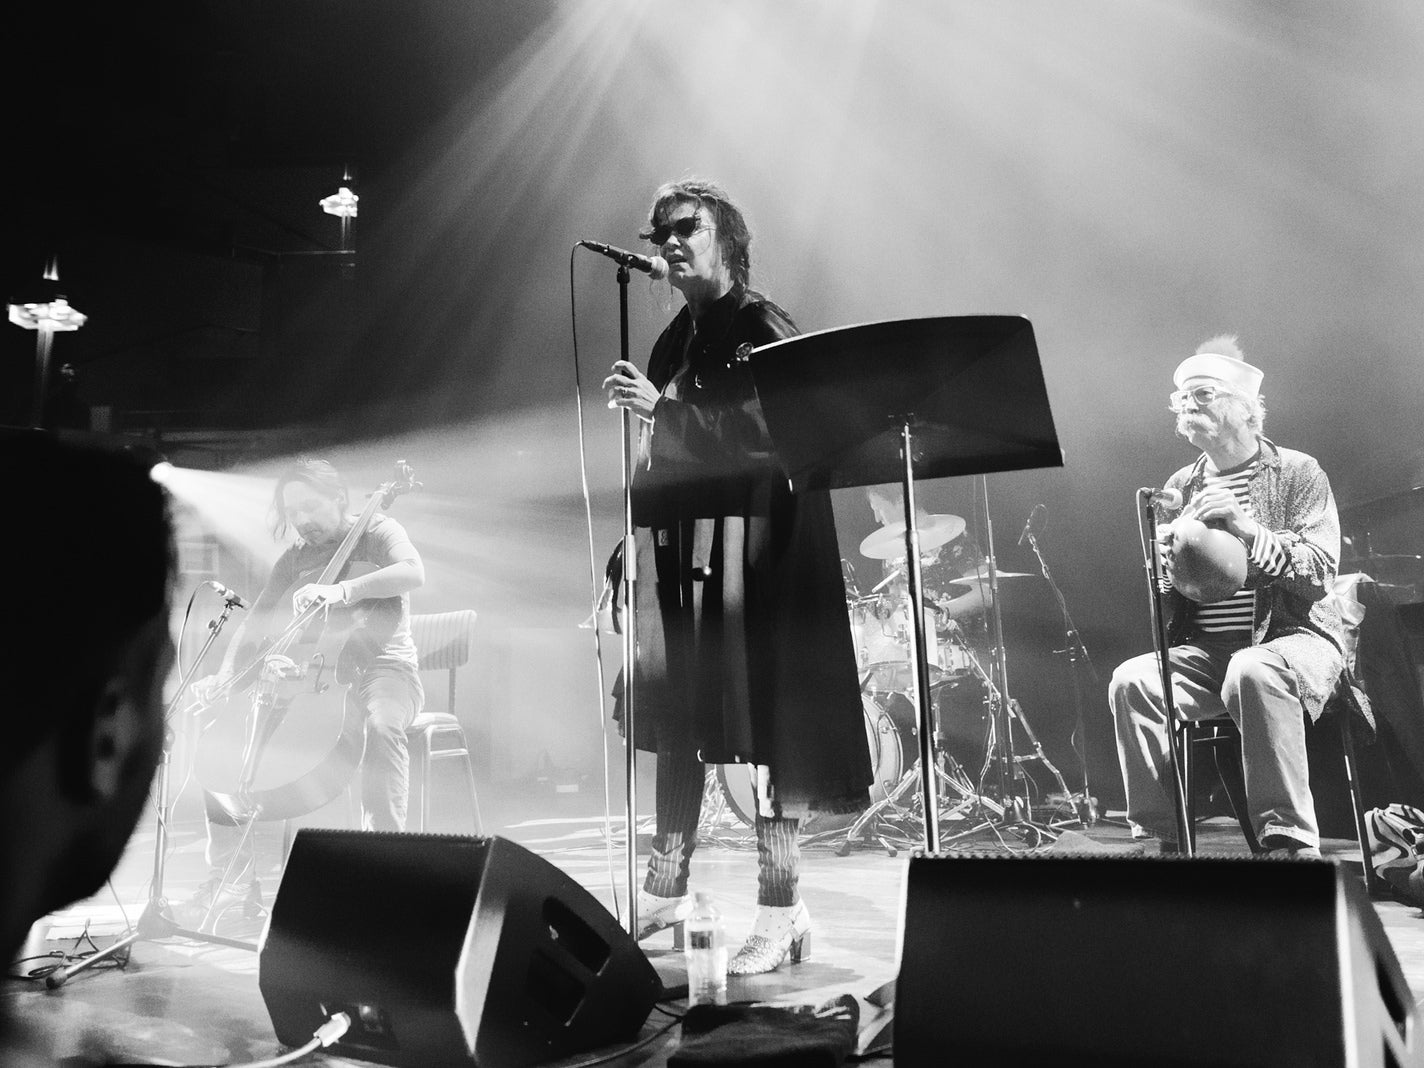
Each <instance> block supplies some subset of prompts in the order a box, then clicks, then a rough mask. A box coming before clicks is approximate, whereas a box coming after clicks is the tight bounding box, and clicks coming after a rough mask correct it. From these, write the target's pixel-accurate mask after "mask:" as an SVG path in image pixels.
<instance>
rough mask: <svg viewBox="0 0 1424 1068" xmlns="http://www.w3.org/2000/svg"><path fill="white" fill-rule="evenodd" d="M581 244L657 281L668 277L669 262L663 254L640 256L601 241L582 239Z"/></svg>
mask: <svg viewBox="0 0 1424 1068" xmlns="http://www.w3.org/2000/svg"><path fill="white" fill-rule="evenodd" d="M579 244H580V245H582V246H583V247H584V248H587V249H592V250H593V251H594V252H597V253H598V254H599V255H600V256H607V257H608V258H609V259H610V260H614V261H615V262H617V263H621V264H622V265H623V266H624V267H631V268H633V270H635V271H642V272H643V273H644V274H647V275H651V276H652V277H653V281H655V282H656V281H660V280H661V279H664V278H666V277H667V273H668V263H667V260H665V259H663V258H662V257H661V256H640V255H638V254H637V253H636V252H629V251H628V250H627V249H622V248H615V247H614V246H612V245H605V244H603V242H601V241H580V242H579Z"/></svg>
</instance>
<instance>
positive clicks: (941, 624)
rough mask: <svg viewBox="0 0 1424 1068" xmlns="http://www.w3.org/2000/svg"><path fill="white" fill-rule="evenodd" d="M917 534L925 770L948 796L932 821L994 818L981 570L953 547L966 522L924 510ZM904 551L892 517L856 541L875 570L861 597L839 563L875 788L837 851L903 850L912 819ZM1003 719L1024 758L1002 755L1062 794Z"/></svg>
mask: <svg viewBox="0 0 1424 1068" xmlns="http://www.w3.org/2000/svg"><path fill="white" fill-rule="evenodd" d="M919 527H920V551H921V559H920V564H921V574H922V576H923V583H924V605H925V609H924V612H925V627H924V634H925V646H926V656H927V658H928V660H929V679H930V705H931V721H932V722H933V724H934V730H935V737H936V750H937V753H938V757H939V762H940V767H939V768H938V769H937V773H938V778H939V781H940V782H941V783H942V784H943V785H944V786H945V787H947V788H948V791H949V793H950V794H952V795H954V797H955V798H956V800H955V801H954V803H953V805H952V807H951V808H950V810H949V811H948V812H947V813H945V814H944V816H942V818H945V817H949V818H953V817H955V816H958V815H961V814H985V815H988V816H991V817H993V818H995V819H997V818H999V817H1002V816H1003V814H1004V811H1005V806H1004V805H1003V804H1001V803H1000V802H999V801H996V800H994V799H993V798H992V797H989V796H986V793H987V792H989V787H988V785H987V783H986V780H987V778H988V777H989V771H990V766H991V763H992V761H993V759H994V755H995V745H996V735H995V732H996V718H995V709H996V706H997V704H998V703H999V700H1000V698H999V691H998V688H997V687H996V686H995V683H994V676H993V661H994V657H993V654H994V652H995V651H994V650H993V649H992V648H991V647H992V644H993V642H992V638H991V634H992V629H991V628H990V627H989V626H987V619H986V617H987V614H988V613H987V611H986V610H987V609H988V608H990V607H991V604H992V595H991V593H990V576H989V572H988V567H987V565H986V562H985V561H984V560H983V559H982V558H980V557H978V555H977V554H976V553H975V552H974V550H973V549H972V547H971V543H970V540H969V539H967V538H965V539H963V540H960V539H961V538H962V536H963V535H964V533H965V530H966V523H965V521H964V520H963V519H962V518H960V517H959V516H956V515H926V516H924V517H922V518H921V519H920V521H919ZM904 546H905V542H904V524H903V523H898V522H892V523H888V524H886V525H885V526H883V527H881V528H880V529H879V530H877V531H875V532H874V533H872V534H870V535H869V536H868V537H866V538H865V539H864V540H863V541H862V542H861V543H860V552H861V555H863V556H866V557H869V558H870V559H873V560H878V561H880V562H881V565H882V567H883V569H884V570H885V572H886V574H885V577H884V578H883V579H882V580H881V581H880V582H878V583H877V584H876V585H875V586H874V587H873V588H871V589H870V590H869V591H868V592H865V593H862V592H861V590H860V589H859V587H858V584H857V582H856V578H855V569H854V567H853V566H852V565H851V564H849V563H848V562H846V563H844V565H843V573H844V574H845V576H846V607H847V611H848V614H849V616H850V622H851V630H852V636H853V640H854V644H855V651H856V658H857V661H858V664H859V668H860V678H861V703H862V706H863V708H864V712H865V733H866V741H867V744H868V746H869V749H870V759H871V766H872V767H873V769H874V773H875V781H874V784H873V785H872V787H871V802H872V803H871V806H870V807H869V808H868V809H867V810H866V811H865V812H864V813H863V814H862V815H861V817H860V818H859V819H857V820H856V821H855V822H854V823H853V824H852V825H851V827H850V829H849V831H848V832H846V833H845V840H844V842H843V843H842V844H841V849H840V851H841V852H842V853H844V852H846V851H848V849H849V847H850V845H851V844H852V843H853V842H855V841H857V840H859V839H861V838H863V837H865V836H867V835H870V836H873V837H874V838H876V839H877V840H878V841H879V842H880V843H881V844H882V845H883V846H885V848H886V849H887V850H889V851H891V852H892V853H893V852H894V851H895V850H896V849H897V848H898V847H901V846H906V845H911V844H913V842H914V839H915V838H916V827H917V825H918V822H919V820H920V818H921V817H920V816H919V814H918V813H917V812H916V811H915V802H916V801H918V797H917V795H915V794H913V793H912V788H913V786H914V784H915V782H916V780H917V778H918V776H919V752H920V749H919V744H918V733H919V731H918V723H919V717H918V713H917V710H916V707H915V699H914V686H913V672H914V663H913V657H912V652H911V640H910V633H909V632H910V599H909V597H908V595H907V591H906V589H905V582H904V576H905V573H906V570H907V569H906V567H905V549H904ZM996 577H997V579H998V581H999V582H1000V583H1004V582H1016V581H1021V580H1023V579H1027V578H1031V577H1033V576H1031V575H1030V574H1028V573H1026V572H1015V571H998V572H997V576H996ZM1007 715H1009V716H1012V717H1013V720H1014V722H1015V723H1016V724H1017V725H1018V726H1019V727H1020V728H1021V731H1022V735H1023V737H1025V738H1026V739H1028V740H1029V741H1030V742H1031V744H1032V750H1033V755H1030V756H1025V757H1018V756H1015V758H1014V759H1042V760H1043V761H1044V763H1045V765H1046V766H1047V767H1048V768H1049V770H1050V771H1051V772H1052V773H1053V775H1055V776H1056V777H1057V778H1058V780H1059V784H1060V787H1061V788H1062V789H1063V790H1064V793H1065V794H1066V793H1067V788H1066V787H1065V786H1062V777H1061V776H1060V775H1058V772H1057V769H1056V768H1053V766H1052V764H1051V763H1050V762H1048V760H1047V758H1046V757H1045V756H1044V754H1043V751H1042V747H1041V746H1040V745H1039V744H1038V742H1037V739H1036V738H1035V737H1034V736H1033V731H1032V728H1031V726H1030V725H1029V724H1028V721H1027V719H1026V718H1025V717H1024V715H1023V712H1022V709H1020V708H1019V707H1018V702H1016V701H1011V702H1009V708H1008V710H1007ZM946 796H947V797H948V795H946ZM1003 800H1011V799H1007V798H1005V799H1003Z"/></svg>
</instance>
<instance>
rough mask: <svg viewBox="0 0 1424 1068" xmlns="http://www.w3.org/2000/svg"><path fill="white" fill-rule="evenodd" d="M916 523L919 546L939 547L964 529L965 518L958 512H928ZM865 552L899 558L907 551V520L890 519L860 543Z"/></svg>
mask: <svg viewBox="0 0 1424 1068" xmlns="http://www.w3.org/2000/svg"><path fill="white" fill-rule="evenodd" d="M916 526H917V527H918V528H919V531H920V549H921V551H923V550H925V549H937V548H939V547H940V546H941V545H943V544H944V543H945V542H947V541H953V540H954V539H955V538H957V537H959V535H961V534H963V533H964V520H962V519H960V518H959V516H957V515H927V516H925V517H924V518H923V519H921V520H920V521H919V522H918V523H917V524H916ZM860 552H861V555H862V556H868V557H870V558H871V559H872V560H898V559H899V558H901V557H903V556H904V555H905V524H904V523H903V522H895V523H887V524H885V526H883V527H881V528H880V529H879V530H877V531H875V532H874V533H873V534H869V535H867V536H866V538H865V540H864V541H862V542H861V543H860Z"/></svg>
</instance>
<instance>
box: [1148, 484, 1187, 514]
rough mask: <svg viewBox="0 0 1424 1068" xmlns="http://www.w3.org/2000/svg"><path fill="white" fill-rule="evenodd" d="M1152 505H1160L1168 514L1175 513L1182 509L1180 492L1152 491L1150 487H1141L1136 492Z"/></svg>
mask: <svg viewBox="0 0 1424 1068" xmlns="http://www.w3.org/2000/svg"><path fill="white" fill-rule="evenodd" d="M1137 492H1138V493H1140V494H1142V495H1143V496H1144V497H1146V498H1147V499H1148V500H1150V501H1151V502H1152V503H1153V504H1160V505H1161V506H1162V507H1163V508H1165V509H1167V510H1168V511H1169V512H1175V511H1176V510H1177V509H1178V508H1180V507H1182V491H1181V490H1177V489H1153V488H1152V487H1151V486H1143V487H1142V488H1141V489H1140V490H1138V491H1137Z"/></svg>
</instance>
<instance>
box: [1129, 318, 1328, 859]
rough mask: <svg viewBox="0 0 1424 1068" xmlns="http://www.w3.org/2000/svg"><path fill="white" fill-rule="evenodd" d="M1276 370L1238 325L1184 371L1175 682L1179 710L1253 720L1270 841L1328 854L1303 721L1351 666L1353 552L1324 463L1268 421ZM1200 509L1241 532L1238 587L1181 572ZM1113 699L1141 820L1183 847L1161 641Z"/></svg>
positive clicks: (1255, 817)
mask: <svg viewBox="0 0 1424 1068" xmlns="http://www.w3.org/2000/svg"><path fill="white" fill-rule="evenodd" d="M1264 377H1265V373H1264V372H1263V371H1262V370H1261V369H1260V368H1258V367H1254V366H1252V365H1251V364H1249V363H1247V362H1246V359H1245V357H1244V356H1243V354H1242V352H1241V349H1240V346H1239V345H1238V344H1237V341H1236V338H1235V337H1234V336H1229V335H1222V336H1220V337H1214V338H1212V339H1210V340H1209V341H1207V342H1205V343H1203V344H1202V345H1201V346H1200V347H1199V348H1198V349H1197V351H1196V353H1195V354H1193V355H1191V356H1188V357H1187V358H1186V359H1185V360H1183V361H1182V362H1181V363H1180V364H1178V365H1177V369H1176V372H1175V373H1174V375H1173V376H1172V380H1173V382H1174V384H1175V385H1176V387H1177V389H1176V391H1175V392H1173V393H1172V394H1171V397H1170V404H1171V410H1172V412H1173V413H1174V414H1175V416H1176V429H1177V433H1178V434H1179V435H1181V436H1182V437H1184V438H1186V439H1187V440H1188V441H1189V442H1191V443H1192V445H1194V446H1195V447H1196V448H1198V449H1200V450H1201V455H1200V456H1198V457H1197V459H1196V460H1195V461H1194V462H1193V463H1191V464H1189V465H1187V466H1186V467H1183V468H1182V469H1181V470H1179V471H1177V472H1176V473H1175V474H1174V475H1172V477H1171V478H1170V479H1168V480H1167V483H1166V487H1167V493H1166V494H1164V496H1166V497H1168V498H1170V499H1171V501H1172V502H1176V500H1177V494H1180V504H1175V503H1173V504H1169V505H1166V506H1162V507H1161V508H1160V509H1159V512H1160V514H1159V518H1160V519H1161V520H1162V535H1163V536H1162V542H1163V547H1164V549H1165V550H1166V553H1165V560H1164V563H1165V565H1166V566H1165V573H1166V576H1167V577H1166V579H1165V582H1164V591H1163V605H1164V610H1165V612H1166V617H1167V630H1168V642H1169V644H1170V645H1171V652H1170V660H1171V667H1172V688H1173V696H1174V698H1175V703H1176V706H1177V710H1178V712H1179V714H1181V715H1182V716H1184V717H1186V718H1188V719H1193V720H1197V719H1209V718H1214V717H1219V716H1222V715H1228V716H1230V717H1231V719H1232V720H1233V721H1235V723H1236V724H1237V726H1238V727H1239V728H1240V730H1241V752H1242V764H1243V767H1244V770H1245V777H1246V798H1247V805H1248V807H1249V808H1250V816H1251V820H1252V823H1253V827H1254V830H1255V833H1256V837H1257V839H1258V841H1259V842H1260V844H1261V846H1262V848H1263V849H1264V850H1265V851H1267V852H1270V853H1276V854H1280V855H1302V856H1319V855H1320V834H1319V830H1318V828H1317V826H1316V819H1315V804H1314V800H1313V799H1312V797H1311V793H1310V780H1309V769H1308V766H1307V761H1306V750H1305V723H1306V717H1307V716H1309V717H1310V718H1311V719H1314V718H1316V717H1318V716H1319V715H1320V713H1321V710H1322V709H1323V708H1324V706H1325V703H1326V701H1327V700H1328V699H1329V698H1330V697H1331V696H1332V695H1333V694H1334V693H1335V691H1336V688H1337V686H1339V685H1340V680H1341V674H1342V671H1343V669H1344V659H1343V656H1342V653H1341V649H1342V647H1343V628H1342V624H1341V621H1340V618H1339V615H1338V614H1337V613H1336V612H1335V610H1334V609H1333V608H1331V607H1330V606H1329V605H1328V604H1327V603H1326V602H1325V600H1324V598H1325V595H1326V593H1327V592H1328V591H1329V588H1330V585H1331V583H1332V582H1333V581H1334V579H1335V571H1336V566H1337V563H1338V560H1339V555H1340V525H1339V516H1338V514H1337V512H1336V508H1335V498H1334V496H1333V494H1332V493H1331V490H1330V482H1329V479H1327V478H1326V476H1325V473H1324V472H1323V471H1322V470H1321V469H1320V465H1319V464H1318V463H1317V462H1316V461H1315V460H1314V459H1313V458H1312V457H1310V456H1307V455H1306V454H1305V453H1303V452H1297V451H1295V450H1293V449H1283V448H1280V447H1278V446H1277V445H1276V444H1275V443H1274V442H1272V441H1270V440H1269V439H1268V438H1266V437H1265V436H1264V434H1263V432H1262V431H1263V425H1264V422H1265V416H1266V409H1265V405H1264V404H1263V403H1262V400H1261V383H1262V380H1263V379H1264ZM1173 491H1175V492H1173ZM1192 520H1195V521H1197V522H1198V523H1201V524H1205V525H1206V526H1207V527H1208V528H1216V529H1217V530H1222V531H1225V532H1226V534H1228V535H1230V537H1231V538H1234V539H1235V542H1231V541H1229V540H1225V539H1221V538H1220V536H1219V535H1217V536H1216V537H1217V538H1218V540H1221V541H1223V543H1224V546H1225V547H1226V549H1228V550H1229V552H1228V553H1227V555H1231V554H1232V553H1234V554H1235V555H1236V556H1237V558H1238V561H1239V567H1240V568H1241V571H1240V572H1238V574H1240V573H1244V582H1242V583H1241V585H1240V588H1239V589H1236V590H1235V591H1234V592H1232V591H1231V590H1230V589H1229V588H1226V589H1221V588H1218V589H1216V590H1214V591H1210V592H1206V588H1205V586H1204V585H1202V584H1199V583H1197V582H1195V581H1191V582H1189V581H1188V578H1187V576H1186V575H1185V574H1184V573H1179V574H1177V575H1176V576H1175V580H1176V581H1174V574H1173V559H1172V553H1171V546H1172V544H1173V540H1174V536H1175V535H1177V534H1179V533H1181V531H1183V530H1185V529H1187V528H1186V524H1187V523H1189V522H1190V521H1192ZM1195 529H1198V530H1199V529H1200V528H1195ZM1236 543H1239V544H1236ZM1182 563H1183V564H1185V561H1183V562H1182ZM1227 585H1228V587H1229V586H1230V585H1232V584H1231V583H1228V584H1227ZM1110 699H1111V704H1112V710H1113V717H1114V720H1115V723H1116V728H1117V740H1118V757H1119V760H1120V762H1121V765H1122V774H1123V783H1124V786H1125V787H1126V790H1127V808H1128V819H1129V820H1130V822H1131V823H1132V825H1133V833H1134V835H1136V836H1138V837H1143V838H1148V839H1152V838H1156V839H1158V840H1159V841H1160V843H1161V848H1162V849H1163V851H1168V852H1170V851H1175V849H1176V847H1177V842H1176V838H1177V831H1176V823H1175V818H1174V811H1175V809H1174V805H1173V801H1172V796H1171V786H1170V783H1171V773H1170V770H1169V757H1168V753H1169V750H1168V738H1167V720H1166V712H1165V708H1164V702H1163V700H1162V685H1161V673H1160V671H1159V668H1158V664H1157V658H1156V656H1155V655H1153V654H1147V655H1144V656H1138V657H1134V658H1133V659H1131V660H1128V661H1127V662H1126V663H1124V664H1122V665H1120V666H1119V667H1118V669H1117V671H1116V672H1114V674H1113V680H1112V685H1111V688H1110Z"/></svg>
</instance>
